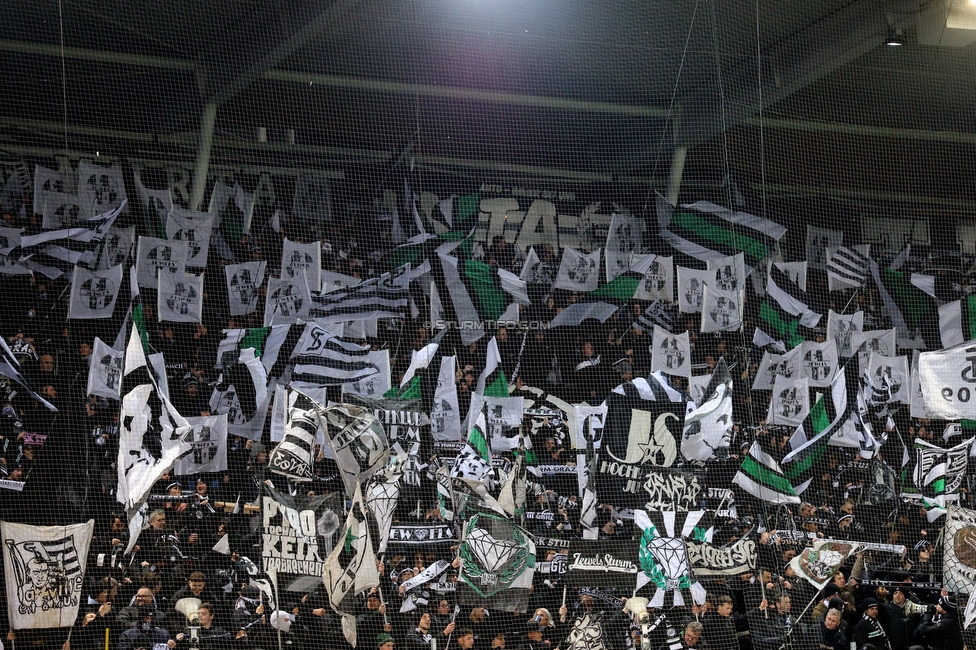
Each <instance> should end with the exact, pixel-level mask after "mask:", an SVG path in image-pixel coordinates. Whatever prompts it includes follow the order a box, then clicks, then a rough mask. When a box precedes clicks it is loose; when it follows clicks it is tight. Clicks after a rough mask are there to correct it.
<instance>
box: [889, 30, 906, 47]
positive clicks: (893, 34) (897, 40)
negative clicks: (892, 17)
mask: <svg viewBox="0 0 976 650" xmlns="http://www.w3.org/2000/svg"><path fill="white" fill-rule="evenodd" d="M904 44H905V35H904V33H903V32H902V31H901V30H900V29H894V30H892V31H890V32H888V38H886V39H885V45H890V46H891V47H897V46H899V45H904Z"/></svg>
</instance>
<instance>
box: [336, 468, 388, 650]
mask: <svg viewBox="0 0 976 650" xmlns="http://www.w3.org/2000/svg"><path fill="white" fill-rule="evenodd" d="M351 496H352V506H351V507H350V508H349V514H348V515H347V517H346V525H345V531H346V534H345V537H344V538H343V541H342V543H340V544H336V547H335V548H334V549H332V553H330V554H329V557H328V558H327V559H326V561H325V566H324V571H323V574H322V578H323V580H324V582H325V590H326V592H327V593H328V594H329V604H330V605H331V606H332V609H333V610H334V611H335V612H336V613H337V614H339V615H340V616H341V617H342V633H343V635H344V636H345V637H346V641H348V642H349V644H350V645H352V646H353V647H354V648H355V647H356V645H357V643H356V639H357V630H356V614H357V613H358V611H359V607H358V605H359V603H358V602H357V600H356V596H357V594H360V593H362V592H363V591H366V590H367V589H371V588H372V587H377V586H379V584H380V574H379V570H378V569H377V567H376V554H375V550H374V549H373V539H372V535H371V534H370V532H369V522H368V521H367V515H366V511H365V509H364V508H363V495H362V489H361V488H360V487H359V484H358V483H357V484H356V486H355V489H354V490H353V492H352V495H351Z"/></svg>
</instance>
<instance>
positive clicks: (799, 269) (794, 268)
mask: <svg viewBox="0 0 976 650" xmlns="http://www.w3.org/2000/svg"><path fill="white" fill-rule="evenodd" d="M772 265H773V266H775V267H776V268H777V269H779V270H780V271H782V272H783V273H785V274H786V277H788V278H789V279H790V280H792V281H793V283H794V284H796V286H798V287H800V289H802V290H803V291H806V290H807V263H806V262H772Z"/></svg>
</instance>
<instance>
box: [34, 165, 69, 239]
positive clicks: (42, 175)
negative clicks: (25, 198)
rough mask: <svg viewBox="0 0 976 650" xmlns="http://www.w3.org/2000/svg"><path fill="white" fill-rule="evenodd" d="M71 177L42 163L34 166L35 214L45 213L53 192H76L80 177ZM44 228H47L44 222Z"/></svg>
mask: <svg viewBox="0 0 976 650" xmlns="http://www.w3.org/2000/svg"><path fill="white" fill-rule="evenodd" d="M72 176H73V178H71V179H69V178H68V175H67V174H63V173H61V172H59V171H55V170H53V169H48V168H47V167H41V166H40V165H35V166H34V214H44V204H45V203H46V202H47V198H48V196H49V195H50V194H51V193H52V192H58V193H62V194H63V193H65V192H74V191H75V189H77V186H78V177H77V176H76V175H74V174H72ZM41 227H42V228H47V227H48V226H44V225H43V224H42V226H41Z"/></svg>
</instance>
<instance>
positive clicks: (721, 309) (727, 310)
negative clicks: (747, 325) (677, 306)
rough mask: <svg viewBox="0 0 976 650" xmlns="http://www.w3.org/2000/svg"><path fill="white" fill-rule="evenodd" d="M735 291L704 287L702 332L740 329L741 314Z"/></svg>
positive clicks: (737, 292)
mask: <svg viewBox="0 0 976 650" xmlns="http://www.w3.org/2000/svg"><path fill="white" fill-rule="evenodd" d="M740 295H742V294H741V293H740V292H739V291H736V290H728V291H726V290H723V289H717V288H712V287H711V286H709V285H707V284H706V285H705V290H704V291H703V293H702V322H701V331H702V332H736V331H738V330H739V329H740V328H741V327H742V312H741V310H740V306H739V296H740Z"/></svg>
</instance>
